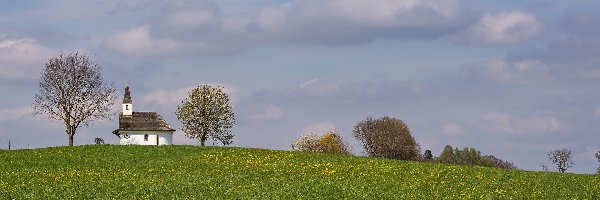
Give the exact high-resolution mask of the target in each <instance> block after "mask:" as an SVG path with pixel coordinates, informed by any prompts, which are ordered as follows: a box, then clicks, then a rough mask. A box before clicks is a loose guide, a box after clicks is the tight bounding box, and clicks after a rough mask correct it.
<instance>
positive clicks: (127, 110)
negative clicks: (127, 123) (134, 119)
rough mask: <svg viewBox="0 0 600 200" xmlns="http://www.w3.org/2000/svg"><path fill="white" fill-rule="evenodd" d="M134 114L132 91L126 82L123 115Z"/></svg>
mask: <svg viewBox="0 0 600 200" xmlns="http://www.w3.org/2000/svg"><path fill="white" fill-rule="evenodd" d="M132 114H133V105H132V102H131V92H129V84H125V95H124V96H123V116H131V115H132Z"/></svg>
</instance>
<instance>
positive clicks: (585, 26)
mask: <svg viewBox="0 0 600 200" xmlns="http://www.w3.org/2000/svg"><path fill="white" fill-rule="evenodd" d="M598 20H600V14H598V13H597V12H592V11H580V12H570V13H567V14H565V15H564V16H563V17H562V18H561V22H560V23H561V26H562V27H563V29H564V30H566V31H568V32H569V33H571V34H575V35H579V36H586V37H598V35H600V27H598V26H595V24H597V22H598Z"/></svg>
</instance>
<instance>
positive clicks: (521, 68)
mask: <svg viewBox="0 0 600 200" xmlns="http://www.w3.org/2000/svg"><path fill="white" fill-rule="evenodd" d="M482 74H483V76H484V77H485V78H486V79H488V80H491V81H494V82H497V83H502V84H526V83H532V82H536V81H543V80H548V79H551V78H552V76H553V75H552V74H551V73H550V70H549V68H548V67H547V66H546V65H545V64H544V63H542V62H541V61H539V60H533V59H527V60H520V61H514V62H510V61H506V60H492V61H489V62H488V63H487V64H486V65H485V68H484V70H483V71H482Z"/></svg>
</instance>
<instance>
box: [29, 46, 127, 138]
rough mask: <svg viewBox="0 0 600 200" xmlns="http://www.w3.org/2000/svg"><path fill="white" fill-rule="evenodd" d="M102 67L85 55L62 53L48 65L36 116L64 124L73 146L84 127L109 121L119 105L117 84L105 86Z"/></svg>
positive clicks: (41, 80)
mask: <svg viewBox="0 0 600 200" xmlns="http://www.w3.org/2000/svg"><path fill="white" fill-rule="evenodd" d="M100 70H101V68H100V65H98V64H97V63H96V62H95V61H93V60H92V58H90V57H89V56H88V55H87V54H85V53H79V52H75V53H61V54H60V55H58V56H56V57H54V58H50V59H49V60H48V62H46V64H45V66H44V69H43V71H42V75H41V78H40V80H39V83H38V88H39V91H38V93H36V94H35V97H34V102H33V108H34V109H35V114H36V115H47V116H48V117H49V118H51V119H54V120H59V121H62V122H63V123H64V124H65V130H66V132H67V136H68V138H69V146H73V136H75V133H76V131H77V129H78V128H79V127H80V126H89V125H91V124H92V123H93V122H95V121H98V120H102V119H109V118H110V116H112V115H114V113H113V112H112V111H111V108H112V105H114V103H115V99H116V95H115V86H114V84H112V83H111V84H105V83H104V81H103V79H102V74H101V73H100Z"/></svg>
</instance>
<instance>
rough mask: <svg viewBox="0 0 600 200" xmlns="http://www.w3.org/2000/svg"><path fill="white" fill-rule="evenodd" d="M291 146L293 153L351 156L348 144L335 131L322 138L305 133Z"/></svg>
mask: <svg viewBox="0 0 600 200" xmlns="http://www.w3.org/2000/svg"><path fill="white" fill-rule="evenodd" d="M291 146H292V150H294V151H308V152H320V153H337V154H347V155H349V154H351V152H350V148H349V145H348V143H346V142H345V141H344V139H343V138H342V135H341V134H340V132H339V131H337V130H334V131H329V132H327V133H325V134H323V135H322V136H318V135H317V134H315V133H312V132H311V133H305V134H303V135H302V136H300V137H299V138H298V139H296V140H295V141H294V142H292V145H291Z"/></svg>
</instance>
